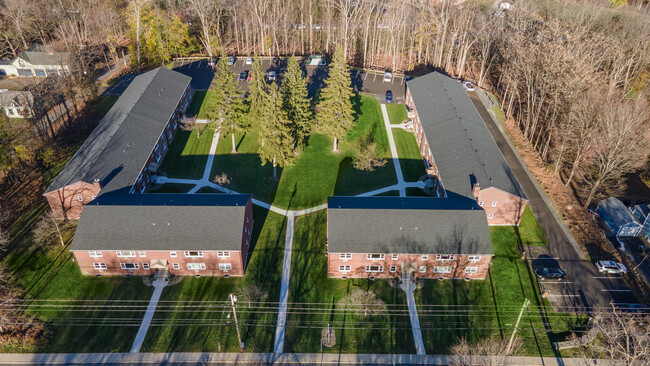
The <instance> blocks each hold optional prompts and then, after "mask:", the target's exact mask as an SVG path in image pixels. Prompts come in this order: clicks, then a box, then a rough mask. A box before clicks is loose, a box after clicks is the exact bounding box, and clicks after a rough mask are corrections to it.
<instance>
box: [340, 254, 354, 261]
mask: <svg viewBox="0 0 650 366" xmlns="http://www.w3.org/2000/svg"><path fill="white" fill-rule="evenodd" d="M339 259H343V260H344V261H345V260H348V259H352V254H346V253H342V254H339Z"/></svg>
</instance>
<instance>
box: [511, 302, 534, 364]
mask: <svg viewBox="0 0 650 366" xmlns="http://www.w3.org/2000/svg"><path fill="white" fill-rule="evenodd" d="M529 304H530V300H528V299H524V305H523V306H522V307H521V311H520V312H519V317H518V318H517V323H515V329H513V330H512V336H510V342H508V348H506V355H509V354H510V351H511V349H512V343H513V342H514V341H515V335H516V334H517V331H518V330H519V322H521V316H522V315H524V310H526V309H527V308H528V305H529Z"/></svg>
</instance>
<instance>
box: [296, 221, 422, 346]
mask: <svg viewBox="0 0 650 366" xmlns="http://www.w3.org/2000/svg"><path fill="white" fill-rule="evenodd" d="M326 226H327V215H326V212H324V211H320V212H317V213H312V214H309V215H306V216H300V217H298V218H297V219H296V223H295V231H294V246H293V257H292V260H291V280H290V285H289V286H290V287H289V308H288V311H287V314H288V315H287V330H286V336H285V344H284V351H285V352H320V348H321V347H320V340H321V330H322V329H323V328H324V327H327V324H330V325H331V326H332V327H333V328H334V331H335V336H336V345H335V346H334V347H332V348H325V347H324V348H323V351H324V352H344V353H354V352H356V353H415V346H414V343H413V334H412V332H411V326H410V322H409V317H408V312H404V311H400V312H391V315H381V316H379V315H378V316H369V317H362V316H360V315H355V314H352V313H351V312H347V311H337V302H338V300H339V299H340V298H341V297H342V296H343V295H344V294H346V293H348V292H349V291H352V290H353V289H355V288H363V289H366V290H367V289H369V290H372V291H374V292H375V293H376V294H377V296H378V297H379V298H381V299H382V300H383V301H384V302H385V303H386V304H387V305H388V306H389V308H390V309H394V308H395V307H394V306H391V305H402V306H399V307H398V308H401V309H404V307H403V305H405V304H406V296H405V294H404V292H403V291H402V290H401V289H398V288H393V287H391V286H390V285H389V284H388V281H387V280H375V281H370V280H367V279H363V280H362V279H355V280H341V279H334V278H328V277H327V271H326V268H327V257H326V256H325V239H326ZM297 302H298V303H302V304H300V305H298V304H295V305H293V303H297ZM343 327H345V330H342V329H341V328H343Z"/></svg>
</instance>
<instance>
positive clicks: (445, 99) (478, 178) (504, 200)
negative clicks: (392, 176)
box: [405, 72, 528, 225]
mask: <svg viewBox="0 0 650 366" xmlns="http://www.w3.org/2000/svg"><path fill="white" fill-rule="evenodd" d="M405 101H406V105H407V106H408V107H409V108H410V109H411V113H409V117H410V118H411V121H412V126H413V131H414V133H415V137H416V140H417V143H418V146H419V148H420V153H421V154H422V157H423V158H424V162H425V165H426V167H427V171H428V172H429V174H430V175H433V176H435V177H436V179H437V181H436V183H437V185H438V187H440V189H439V190H438V193H439V196H440V197H455V196H461V197H466V198H470V199H473V200H476V202H477V203H478V204H479V206H481V207H482V208H483V209H484V210H485V214H486V216H487V222H488V225H518V224H519V222H520V221H521V216H522V215H523V212H524V209H525V208H526V204H527V202H528V199H527V197H526V194H525V193H524V191H523V189H522V188H521V186H520V185H519V182H517V179H516V178H515V175H514V173H513V172H512V170H511V169H510V166H509V165H508V163H507V162H506V160H505V158H504V157H503V154H502V153H501V150H499V147H498V146H497V144H496V142H495V141H494V139H493V138H492V135H491V134H490V131H489V130H488V129H487V126H486V125H485V122H484V121H483V119H482V118H481V116H480V115H479V113H478V111H477V110H476V107H475V106H474V104H473V103H472V101H471V99H470V97H469V96H468V95H467V92H466V91H465V90H464V88H463V87H462V85H461V84H460V83H459V82H458V81H456V80H454V79H452V78H450V77H448V76H445V75H443V74H440V73H438V72H432V73H429V74H427V75H424V76H421V77H418V78H415V79H413V80H410V81H408V82H407V83H406V97H405Z"/></svg>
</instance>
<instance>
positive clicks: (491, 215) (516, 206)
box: [478, 187, 528, 225]
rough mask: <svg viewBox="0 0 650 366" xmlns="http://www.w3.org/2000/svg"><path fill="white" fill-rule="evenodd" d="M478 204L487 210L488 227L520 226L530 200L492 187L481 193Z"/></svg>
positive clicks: (482, 190)
mask: <svg viewBox="0 0 650 366" xmlns="http://www.w3.org/2000/svg"><path fill="white" fill-rule="evenodd" d="M478 203H479V205H480V206H481V207H483V209H484V210H485V214H486V215H487V222H488V225H519V222H520V221H521V215H523V214H524V210H525V209H526V204H527V203H528V200H526V199H524V198H521V197H518V196H515V195H513V194H510V193H508V192H505V191H502V190H500V189H498V188H495V187H490V188H486V189H481V190H480V191H479V194H478Z"/></svg>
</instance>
